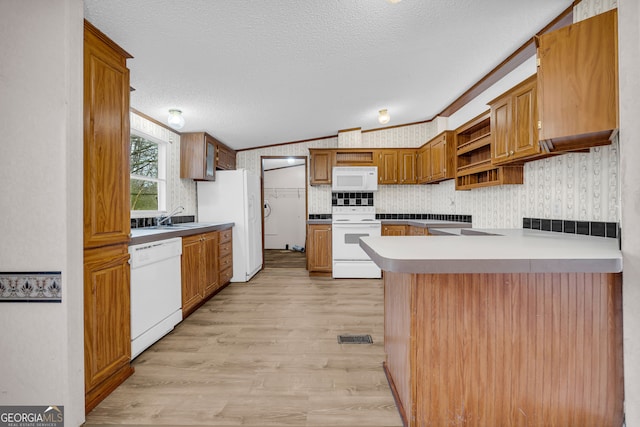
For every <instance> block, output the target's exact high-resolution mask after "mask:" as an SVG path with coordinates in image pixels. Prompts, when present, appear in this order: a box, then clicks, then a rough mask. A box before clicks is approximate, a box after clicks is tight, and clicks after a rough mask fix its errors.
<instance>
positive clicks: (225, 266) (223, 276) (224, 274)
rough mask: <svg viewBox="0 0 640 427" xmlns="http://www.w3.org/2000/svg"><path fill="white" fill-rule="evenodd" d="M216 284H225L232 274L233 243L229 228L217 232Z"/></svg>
mask: <svg viewBox="0 0 640 427" xmlns="http://www.w3.org/2000/svg"><path fill="white" fill-rule="evenodd" d="M218 233H219V238H218V271H219V276H218V284H219V286H220V287H222V286H224V285H226V284H227V283H229V281H230V280H231V277H232V276H233V243H232V231H231V228H228V229H226V230H221V231H219V232H218Z"/></svg>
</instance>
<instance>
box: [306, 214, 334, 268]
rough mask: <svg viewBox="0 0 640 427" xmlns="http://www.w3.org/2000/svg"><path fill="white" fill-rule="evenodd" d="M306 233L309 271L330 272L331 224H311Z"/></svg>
mask: <svg viewBox="0 0 640 427" xmlns="http://www.w3.org/2000/svg"><path fill="white" fill-rule="evenodd" d="M307 233H308V236H307V239H308V244H307V269H308V270H309V271H310V272H331V270H332V267H333V266H332V262H333V260H332V252H331V225H328V224H312V225H309V228H308V229H307Z"/></svg>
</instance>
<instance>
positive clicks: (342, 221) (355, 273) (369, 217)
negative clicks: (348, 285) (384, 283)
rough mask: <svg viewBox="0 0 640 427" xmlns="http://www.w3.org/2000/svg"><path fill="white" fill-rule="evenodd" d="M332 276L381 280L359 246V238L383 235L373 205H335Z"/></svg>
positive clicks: (376, 270) (332, 214)
mask: <svg viewBox="0 0 640 427" xmlns="http://www.w3.org/2000/svg"><path fill="white" fill-rule="evenodd" d="M331 216H332V220H331V224H332V236H333V237H332V252H333V273H332V275H333V277H334V278H336V279H338V278H380V277H381V275H382V273H381V270H380V268H379V267H378V266H377V265H376V264H375V263H374V262H373V261H372V260H371V258H369V255H367V254H366V252H365V251H364V250H363V249H362V248H361V247H360V242H359V241H360V237H367V236H374V237H375V236H380V234H381V228H382V226H381V222H380V220H377V219H376V209H375V207H374V206H333V208H332V211H331Z"/></svg>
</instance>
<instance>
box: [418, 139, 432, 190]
mask: <svg viewBox="0 0 640 427" xmlns="http://www.w3.org/2000/svg"><path fill="white" fill-rule="evenodd" d="M416 172H417V173H416V175H417V182H418V184H426V183H427V182H429V181H430V180H431V146H430V145H429V143H427V144H425V145H423V146H422V147H420V149H419V150H418V154H417V155H416Z"/></svg>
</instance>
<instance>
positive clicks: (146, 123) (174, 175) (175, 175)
mask: <svg viewBox="0 0 640 427" xmlns="http://www.w3.org/2000/svg"><path fill="white" fill-rule="evenodd" d="M134 93H135V92H134ZM132 96H133V95H132ZM129 118H130V122H131V130H138V131H140V132H142V133H145V134H147V135H151V136H153V137H155V138H157V139H159V140H161V141H164V142H166V143H167V160H168V162H167V163H168V164H167V211H168V212H170V211H172V210H173V209H174V208H175V207H176V206H183V207H184V212H183V213H181V214H180V215H181V216H182V215H193V216H195V215H196V214H197V211H198V209H197V203H196V182H195V181H194V180H192V179H180V135H178V134H177V133H175V132H172V131H170V130H169V129H167V128H165V127H162V126H159V125H158V124H156V123H154V122H152V121H150V120H147V119H146V118H144V117H142V116H139V115H137V114H136V113H133V112H132V113H131V114H130V115H129ZM148 216H150V215H149V213H148V212H147V213H136V212H132V214H131V217H132V218H136V217H148Z"/></svg>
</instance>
